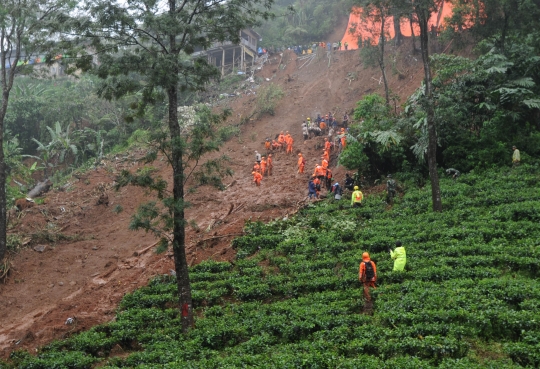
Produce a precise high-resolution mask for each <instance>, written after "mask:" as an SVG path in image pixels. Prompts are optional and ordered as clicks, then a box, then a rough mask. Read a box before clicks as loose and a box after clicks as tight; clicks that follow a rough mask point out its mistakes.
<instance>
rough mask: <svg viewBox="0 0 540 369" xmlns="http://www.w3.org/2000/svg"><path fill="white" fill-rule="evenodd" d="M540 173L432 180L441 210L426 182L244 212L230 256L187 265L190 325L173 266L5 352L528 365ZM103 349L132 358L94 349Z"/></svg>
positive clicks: (257, 361) (224, 361) (130, 360)
mask: <svg viewBox="0 0 540 369" xmlns="http://www.w3.org/2000/svg"><path fill="white" fill-rule="evenodd" d="M539 179H540V172H539V171H538V169H537V168H535V167H531V166H528V165H522V166H520V167H519V168H516V169H515V170H514V171H512V172H511V173H508V171H506V170H503V171H488V172H484V173H481V174H474V173H471V174H464V175H462V176H461V177H459V179H458V180H457V181H456V182H454V181H452V180H451V179H442V181H441V195H442V197H443V203H444V204H445V211H444V212H443V213H432V212H430V210H429V209H430V202H431V197H430V192H429V189H411V190H409V191H408V192H407V193H406V194H405V195H404V196H403V198H402V199H400V201H397V202H396V204H395V205H394V206H393V207H392V209H389V210H387V209H386V205H385V204H384V203H382V202H381V198H379V197H377V196H376V195H370V196H366V199H365V203H364V207H363V208H358V209H357V208H349V207H343V206H342V205H340V204H339V203H336V202H331V201H323V202H319V203H317V204H316V205H311V206H309V207H306V208H304V209H300V211H299V212H298V213H297V215H296V216H294V217H291V218H289V219H287V220H277V221H273V222H270V223H268V224H264V223H261V222H248V223H246V226H245V232H246V236H243V237H240V238H237V239H235V240H234V243H233V245H234V247H235V249H236V250H237V252H238V254H237V259H236V260H235V261H234V262H233V263H229V262H215V261H211V260H209V261H204V262H202V263H201V264H199V265H196V266H194V267H192V268H191V270H190V278H191V281H192V287H193V301H194V304H195V307H196V309H197V311H198V314H197V319H196V327H195V328H194V329H192V330H191V331H190V332H189V333H188V334H187V335H185V336H184V335H182V334H181V333H180V331H181V329H180V327H181V322H180V317H179V313H178V310H176V309H175V308H174V307H175V306H176V305H177V298H176V296H175V294H176V291H177V290H176V289H177V286H176V281H175V278H174V277H172V276H168V275H164V276H158V277H156V278H155V279H153V280H152V281H150V282H149V285H148V286H146V287H143V288H141V289H139V290H137V291H135V292H133V293H131V294H128V295H126V296H125V297H124V299H123V300H122V302H121V304H120V307H119V311H118V315H117V317H116V320H115V321H113V322H111V323H109V324H106V325H102V326H98V327H95V328H92V329H91V330H89V331H87V332H83V333H81V334H79V335H75V336H73V337H71V338H69V339H67V340H64V341H58V342H55V343H53V344H51V345H49V346H47V347H45V348H43V349H41V350H40V354H39V356H38V357H36V358H34V357H32V356H31V355H29V354H24V353H21V352H17V353H16V354H14V355H13V357H12V363H13V364H14V365H16V367H27V368H33V367H40V368H41V367H45V366H44V365H45V364H47V365H49V367H54V366H53V365H58V367H63V366H61V365H66V367H68V366H67V364H64V363H65V361H63V360H72V359H73V358H77V360H80V363H78V364H76V365H79V366H74V367H76V368H79V367H81V368H82V367H85V366H84V365H86V363H87V362H88V363H92V362H93V363H95V362H98V361H105V362H103V364H104V367H106V368H111V369H112V368H126V367H157V366H163V367H178V366H182V367H197V368H218V367H219V368H222V367H243V366H248V367H250V366H253V367H256V366H260V365H261V364H263V365H264V366H266V367H271V368H284V367H285V368H288V367H320V368H335V367H345V368H358V367H366V368H411V369H412V368H414V369H416V368H426V369H431V368H446V369H450V368H452V369H453V368H463V369H465V368H467V369H468V368H475V369H480V368H485V367H490V368H501V369H502V368H505V369H511V368H520V367H527V366H529V367H536V366H537V365H538V363H539V361H538V357H539V356H538V337H539V334H540V316H539V312H538V307H539V306H540V305H539V303H538V301H540V283H538V277H539V276H540V267H539V266H538V262H537V260H538V257H539V256H540V251H539V250H540V243H539V241H538V240H539V239H540V237H539V236H540V228H539V227H538V221H539V220H540V211H539V210H538V209H540V207H539V205H540V203H539V202H540V196H539V195H538V193H537V192H538V191H536V187H537V182H538V180H539ZM518 182H519V183H520V186H519V188H517V189H516V186H515V183H518ZM398 239H399V240H401V241H402V242H403V244H404V245H405V248H406V250H407V263H408V264H407V268H406V271H405V272H393V271H392V263H393V262H392V260H391V259H390V257H389V255H388V252H387V248H388V247H393V245H394V243H395V241H396V240H398ZM364 251H369V252H370V255H371V258H372V260H374V261H375V262H376V263H377V271H378V288H377V289H376V290H374V291H373V292H372V295H373V296H374V299H375V303H374V311H373V315H372V316H370V315H364V314H359V313H361V312H362V310H363V307H364V302H363V298H362V288H361V286H360V285H359V283H358V274H357V273H358V263H359V261H360V259H361V255H362V252H364ZM115 345H119V346H120V347H122V349H124V350H125V351H127V352H128V353H129V355H127V356H126V357H116V358H105V359H100V357H101V356H103V355H104V356H105V357H106V356H107V354H108V353H109V352H110V350H111V348H112V347H114V346H115ZM60 354H62V355H63V356H61V355H60ZM64 357H65V358H66V359H64ZM67 358H70V359H67ZM490 358H492V359H490ZM45 360H47V361H45ZM22 365H25V366H22ZM31 365H35V366H31ZM40 365H41V366H40ZM100 365H101V364H100Z"/></svg>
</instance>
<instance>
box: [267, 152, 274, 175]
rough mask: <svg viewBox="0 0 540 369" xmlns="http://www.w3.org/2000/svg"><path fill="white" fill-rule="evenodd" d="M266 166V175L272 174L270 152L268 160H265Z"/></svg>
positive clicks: (272, 165)
mask: <svg viewBox="0 0 540 369" xmlns="http://www.w3.org/2000/svg"><path fill="white" fill-rule="evenodd" d="M266 163H267V166H268V175H269V176H271V175H272V168H273V167H274V164H272V154H270V155H268V161H267V162H266Z"/></svg>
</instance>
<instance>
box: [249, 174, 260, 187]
mask: <svg viewBox="0 0 540 369" xmlns="http://www.w3.org/2000/svg"><path fill="white" fill-rule="evenodd" d="M251 174H253V182H255V184H256V185H257V186H260V185H261V180H262V175H261V173H258V172H251Z"/></svg>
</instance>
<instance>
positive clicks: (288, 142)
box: [285, 133, 294, 154]
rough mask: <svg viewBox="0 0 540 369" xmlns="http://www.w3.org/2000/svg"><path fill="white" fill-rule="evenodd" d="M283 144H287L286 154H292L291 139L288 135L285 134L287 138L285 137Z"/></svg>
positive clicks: (292, 141)
mask: <svg viewBox="0 0 540 369" xmlns="http://www.w3.org/2000/svg"><path fill="white" fill-rule="evenodd" d="M285 142H286V143H287V154H292V146H293V143H294V140H293V138H292V137H291V135H290V134H288V133H287V136H285Z"/></svg>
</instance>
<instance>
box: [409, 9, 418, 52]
mask: <svg viewBox="0 0 540 369" xmlns="http://www.w3.org/2000/svg"><path fill="white" fill-rule="evenodd" d="M409 24H410V26H411V36H412V51H413V54H416V52H417V51H418V49H417V48H416V36H415V35H414V27H413V15H412V14H410V15H409Z"/></svg>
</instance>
